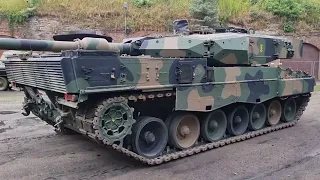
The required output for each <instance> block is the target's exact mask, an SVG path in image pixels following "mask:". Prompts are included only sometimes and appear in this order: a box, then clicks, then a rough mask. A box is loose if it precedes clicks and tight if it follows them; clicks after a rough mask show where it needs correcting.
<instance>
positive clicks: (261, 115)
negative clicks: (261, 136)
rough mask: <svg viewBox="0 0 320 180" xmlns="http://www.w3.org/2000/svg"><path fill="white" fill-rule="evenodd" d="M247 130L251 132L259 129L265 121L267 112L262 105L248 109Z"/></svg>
mask: <svg viewBox="0 0 320 180" xmlns="http://www.w3.org/2000/svg"><path fill="white" fill-rule="evenodd" d="M249 114H250V119H249V128H250V129H251V130H254V131H255V130H259V129H261V128H262V127H263V126H264V124H265V122H266V119H267V110H266V107H265V105H264V104H262V103H261V104H255V105H253V106H252V107H251V109H250V112H249Z"/></svg>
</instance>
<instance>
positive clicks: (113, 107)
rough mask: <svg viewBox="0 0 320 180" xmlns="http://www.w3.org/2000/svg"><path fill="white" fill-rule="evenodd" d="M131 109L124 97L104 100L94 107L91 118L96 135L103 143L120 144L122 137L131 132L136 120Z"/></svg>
mask: <svg viewBox="0 0 320 180" xmlns="http://www.w3.org/2000/svg"><path fill="white" fill-rule="evenodd" d="M133 110H134V109H133V108H130V107H129V105H128V103H127V99H126V98H124V97H114V98H108V99H107V100H104V101H103V102H102V103H101V104H100V105H98V107H97V108H96V111H95V117H94V119H93V128H94V130H95V135H96V137H97V138H98V139H99V140H101V141H103V142H104V143H105V144H108V145H111V144H113V143H117V144H119V145H120V146H122V144H123V139H124V138H125V137H126V136H127V135H129V134H131V133H132V132H131V128H132V125H133V124H134V123H135V122H136V120H135V119H134V118H133Z"/></svg>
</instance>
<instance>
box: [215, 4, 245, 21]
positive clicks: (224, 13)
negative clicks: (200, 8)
mask: <svg viewBox="0 0 320 180" xmlns="http://www.w3.org/2000/svg"><path fill="white" fill-rule="evenodd" d="M250 7H251V3H250V0H220V1H219V19H220V21H221V23H222V24H225V23H227V22H229V21H232V20H235V19H243V18H244V17H247V16H248V14H249V10H250Z"/></svg>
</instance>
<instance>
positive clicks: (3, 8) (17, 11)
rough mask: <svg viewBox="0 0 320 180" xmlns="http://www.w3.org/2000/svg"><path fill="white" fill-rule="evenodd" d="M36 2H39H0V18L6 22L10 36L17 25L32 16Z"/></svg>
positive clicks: (17, 0) (16, 0)
mask: <svg viewBox="0 0 320 180" xmlns="http://www.w3.org/2000/svg"><path fill="white" fill-rule="evenodd" d="M38 2H39V0H28V1H26V0H10V1H7V0H0V18H1V19H6V20H7V21H8V23H9V28H10V32H11V36H13V34H14V27H15V25H16V24H17V23H23V22H25V21H26V20H27V19H28V18H29V17H30V16H33V15H34V13H35V7H36V5H37V3H38Z"/></svg>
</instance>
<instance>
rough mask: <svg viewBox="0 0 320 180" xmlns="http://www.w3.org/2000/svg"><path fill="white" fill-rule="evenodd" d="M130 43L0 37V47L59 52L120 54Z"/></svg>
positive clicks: (87, 38)
mask: <svg viewBox="0 0 320 180" xmlns="http://www.w3.org/2000/svg"><path fill="white" fill-rule="evenodd" d="M131 48H132V47H131V44H129V43H128V44H123V43H110V42H108V41H107V40H106V39H103V38H90V37H86V38H83V39H82V40H80V39H76V40H75V41H73V42H68V41H51V40H30V39H12V38H0V49H3V50H21V51H52V52H60V51H63V50H76V49H84V50H109V51H114V52H119V53H120V54H130V52H131V51H132V49H131Z"/></svg>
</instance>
